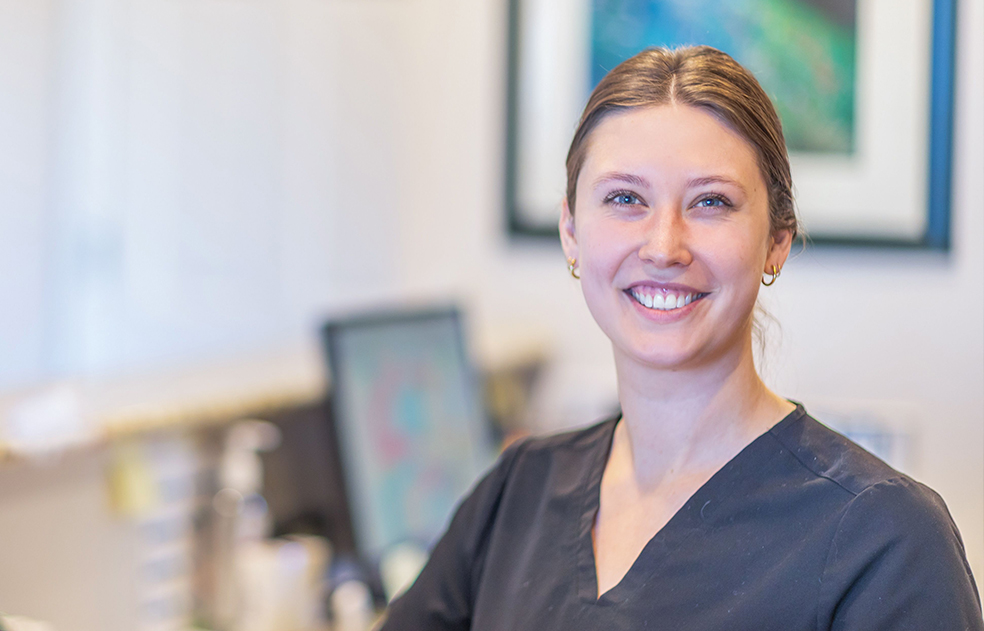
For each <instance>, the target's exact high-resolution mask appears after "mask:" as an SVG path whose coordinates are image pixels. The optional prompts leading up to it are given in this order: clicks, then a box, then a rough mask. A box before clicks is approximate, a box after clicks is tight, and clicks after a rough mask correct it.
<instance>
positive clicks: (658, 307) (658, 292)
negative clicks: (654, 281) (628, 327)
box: [625, 285, 707, 311]
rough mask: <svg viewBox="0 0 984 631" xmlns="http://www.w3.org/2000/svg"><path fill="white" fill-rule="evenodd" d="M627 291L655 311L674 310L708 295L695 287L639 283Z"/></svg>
mask: <svg viewBox="0 0 984 631" xmlns="http://www.w3.org/2000/svg"><path fill="white" fill-rule="evenodd" d="M625 293H627V294H628V295H630V296H632V298H633V299H634V300H635V301H636V302H638V303H639V304H640V305H642V306H643V307H646V308H647V309H652V310H654V311H673V310H674V309H682V308H684V307H686V306H687V305H689V304H690V303H692V302H694V301H695V300H700V299H701V298H703V297H704V296H707V293H706V292H699V291H696V290H693V289H680V288H672V289H668V288H660V287H653V286H648V285H637V286H635V287H630V288H628V289H626V290H625Z"/></svg>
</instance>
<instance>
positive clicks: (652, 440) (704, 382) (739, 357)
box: [613, 339, 793, 486]
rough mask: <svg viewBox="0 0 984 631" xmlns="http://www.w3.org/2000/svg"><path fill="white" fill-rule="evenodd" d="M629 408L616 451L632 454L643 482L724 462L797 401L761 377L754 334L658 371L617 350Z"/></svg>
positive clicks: (622, 388)
mask: <svg viewBox="0 0 984 631" xmlns="http://www.w3.org/2000/svg"><path fill="white" fill-rule="evenodd" d="M615 364H616V370H617V373H618V386H619V402H620V403H621V406H622V423H620V424H619V425H620V427H619V429H620V430H621V431H620V432H617V433H616V444H615V445H613V453H614V451H615V450H616V449H618V450H619V451H620V452H622V453H623V454H624V455H625V456H628V457H629V459H631V463H632V465H631V466H632V469H633V470H634V475H635V477H636V479H637V480H638V481H639V482H640V484H644V485H646V486H651V485H657V484H659V482H660V481H661V480H663V479H664V478H665V477H667V476H668V475H671V474H679V473H684V472H687V471H693V470H698V469H702V468H708V467H711V468H715V469H716V468H717V467H718V466H720V464H721V463H722V462H726V461H727V460H730V459H731V457H733V456H734V455H736V454H737V453H738V451H741V449H743V448H744V447H745V446H746V445H748V443H750V442H752V441H753V440H754V439H755V438H757V437H758V436H760V435H761V434H763V433H765V432H766V431H768V429H769V428H770V427H772V425H774V424H775V423H776V422H778V421H779V420H780V419H782V417H784V416H785V415H786V414H788V413H789V412H790V411H791V410H792V409H793V406H792V404H790V403H789V402H788V401H786V400H784V399H781V398H780V397H778V396H776V395H775V394H774V393H772V392H771V391H770V390H769V389H768V388H767V387H766V386H765V384H764V383H763V382H762V380H761V379H760V378H759V376H758V373H757V372H756V370H755V364H754V360H753V356H752V349H751V340H750V339H749V340H748V343H747V344H746V345H745V346H744V347H743V348H741V349H739V350H738V352H735V353H733V354H731V355H729V356H725V357H722V358H720V359H719V360H718V361H715V362H712V363H710V364H707V365H701V366H698V367H695V368H691V369H684V370H673V371H666V370H657V369H654V368H652V367H651V366H644V365H640V364H638V363H637V362H635V361H634V360H632V359H631V358H627V357H620V356H619V354H618V353H616V359H615Z"/></svg>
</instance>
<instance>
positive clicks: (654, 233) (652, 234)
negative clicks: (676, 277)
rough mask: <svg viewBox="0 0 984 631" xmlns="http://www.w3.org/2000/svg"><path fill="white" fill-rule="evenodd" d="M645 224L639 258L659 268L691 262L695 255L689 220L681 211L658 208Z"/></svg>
mask: <svg viewBox="0 0 984 631" xmlns="http://www.w3.org/2000/svg"><path fill="white" fill-rule="evenodd" d="M645 224H646V225H645V226H644V230H645V231H644V234H643V239H644V240H643V243H642V245H641V246H640V248H639V258H641V259H642V260H643V261H645V262H650V263H652V264H654V265H655V266H656V267H659V268H668V267H673V266H674V265H689V264H690V262H691V261H692V260H693V257H692V255H691V252H690V243H689V234H688V229H687V222H686V220H685V219H684V218H683V216H682V215H681V213H680V212H678V211H675V210H670V209H665V210H663V209H660V210H657V211H656V212H654V213H653V214H652V215H650V217H649V220H648V221H647V222H645Z"/></svg>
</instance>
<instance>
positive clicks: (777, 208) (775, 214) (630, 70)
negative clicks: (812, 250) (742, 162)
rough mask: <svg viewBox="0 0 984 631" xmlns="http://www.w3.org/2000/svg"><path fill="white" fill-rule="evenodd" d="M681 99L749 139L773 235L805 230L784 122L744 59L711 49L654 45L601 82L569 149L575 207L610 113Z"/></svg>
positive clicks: (569, 182) (570, 186) (569, 193)
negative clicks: (596, 136) (593, 145)
mask: <svg viewBox="0 0 984 631" xmlns="http://www.w3.org/2000/svg"><path fill="white" fill-rule="evenodd" d="M670 104H680V105H688V106H691V107H698V108H701V109H704V110H707V111H708V112H710V113H711V114H713V115H714V116H716V117H717V118H718V120H720V121H721V122H722V123H724V124H725V125H727V126H728V127H729V128H730V129H731V130H732V131H734V132H735V133H737V134H738V135H739V136H741V137H742V138H744V139H745V140H746V141H747V142H748V143H749V144H750V145H751V146H752V148H753V149H755V152H756V154H757V156H758V162H759V168H760V170H761V172H762V177H763V179H764V180H765V183H766V185H767V188H768V198H769V221H770V225H771V228H772V231H773V233H775V232H777V231H779V230H789V231H790V233H791V235H790V236H791V237H792V238H795V237H796V235H797V233H798V227H799V222H798V221H797V219H796V211H795V209H794V207H793V192H792V176H791V174H790V169H789V156H788V154H787V152H786V142H785V139H784V138H783V134H782V123H781V122H780V121H779V115H778V114H776V110H775V107H774V106H773V105H772V101H771V100H770V99H769V96H768V95H767V94H766V93H765V91H764V90H763V89H762V86H760V85H759V83H758V81H757V80H756V79H755V77H754V76H752V73H750V72H749V71H748V70H746V69H745V68H744V67H743V66H742V65H741V64H739V63H738V62H737V61H735V60H734V59H732V58H731V56H730V55H728V54H727V53H723V52H721V51H720V50H717V49H716V48H711V47H710V46H687V47H683V48H676V49H669V48H648V49H646V50H644V51H642V52H641V53H639V54H637V55H635V56H634V57H631V58H629V59H627V60H625V61H623V62H622V63H621V64H619V65H618V66H616V67H615V68H614V69H612V71H611V72H609V73H608V74H607V75H605V77H604V78H603V79H602V80H601V82H600V83H598V86H597V87H596V88H595V89H594V91H593V92H592V93H591V98H590V99H588V104H587V105H586V106H585V108H584V113H583V114H582V115H581V121H580V123H578V126H577V130H576V131H575V133H574V139H573V140H572V141H571V148H570V150H569V151H568V153H567V203H568V205H569V207H570V210H571V213H573V212H574V206H575V203H576V201H577V200H576V195H577V178H578V175H579V174H580V172H581V167H582V166H583V165H584V160H585V157H586V155H587V152H588V149H589V145H590V136H591V132H592V131H594V128H595V127H597V126H598V124H599V123H600V122H601V121H602V120H604V118H605V117H606V116H608V115H611V114H614V113H617V112H621V111H625V110H629V109H635V108H641V107H655V106H659V105H670Z"/></svg>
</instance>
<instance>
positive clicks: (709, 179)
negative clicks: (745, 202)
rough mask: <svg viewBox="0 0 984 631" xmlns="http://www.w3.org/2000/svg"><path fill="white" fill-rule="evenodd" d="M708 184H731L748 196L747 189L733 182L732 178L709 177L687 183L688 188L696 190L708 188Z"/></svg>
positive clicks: (737, 182)
mask: <svg viewBox="0 0 984 631" xmlns="http://www.w3.org/2000/svg"><path fill="white" fill-rule="evenodd" d="M708 184H729V185H731V186H734V187H735V188H737V189H738V190H739V191H741V192H742V193H743V194H747V193H746V191H745V187H744V186H742V184H741V182H739V181H738V180H733V179H731V178H730V177H724V176H723V175H709V176H707V177H698V178H694V179H692V180H689V181H688V182H687V188H696V187H698V186H706V185H708Z"/></svg>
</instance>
